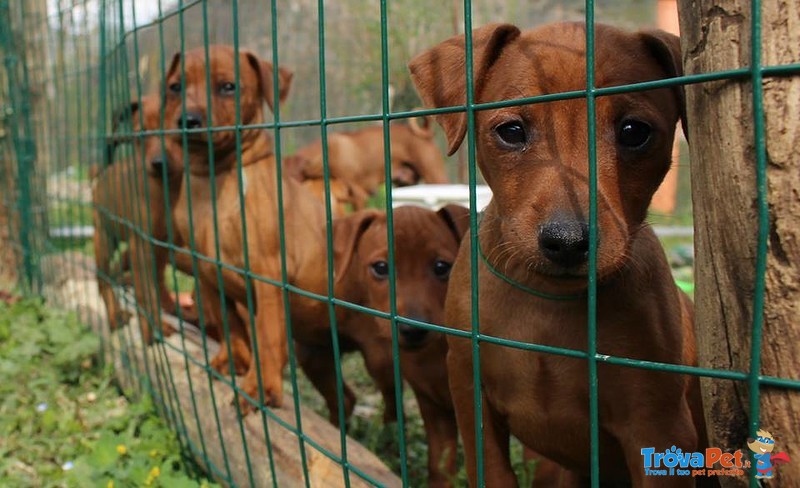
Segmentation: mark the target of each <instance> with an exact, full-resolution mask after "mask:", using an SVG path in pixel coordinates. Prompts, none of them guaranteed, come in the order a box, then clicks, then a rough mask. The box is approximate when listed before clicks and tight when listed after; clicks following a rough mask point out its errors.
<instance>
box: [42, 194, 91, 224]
mask: <svg viewBox="0 0 800 488" xmlns="http://www.w3.org/2000/svg"><path fill="white" fill-rule="evenodd" d="M47 219H48V220H47V221H48V223H49V225H50V227H66V226H79V225H92V206H91V204H89V203H82V202H78V201H73V200H58V201H55V200H51V201H50V203H49V205H48V206H47Z"/></svg>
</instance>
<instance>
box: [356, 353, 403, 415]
mask: <svg viewBox="0 0 800 488" xmlns="http://www.w3.org/2000/svg"><path fill="white" fill-rule="evenodd" d="M391 347H392V346H391V343H389V344H386V343H383V342H381V341H371V342H368V343H366V344H364V345H362V346H361V354H362V356H364V365H365V366H366V367H367V372H368V373H369V375H370V376H371V377H372V379H373V380H375V385H376V386H377V387H378V390H379V391H380V392H381V396H382V397H383V423H384V424H389V423H392V422H395V421H397V395H396V393H395V388H394V386H395V383H394V363H393V361H392V350H391Z"/></svg>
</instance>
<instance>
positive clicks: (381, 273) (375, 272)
mask: <svg viewBox="0 0 800 488" xmlns="http://www.w3.org/2000/svg"><path fill="white" fill-rule="evenodd" d="M369 270H370V272H371V273H372V276H374V277H375V278H377V279H379V280H385V279H386V278H387V277H388V276H389V263H387V262H386V261H375V262H374V263H372V264H370V265H369Z"/></svg>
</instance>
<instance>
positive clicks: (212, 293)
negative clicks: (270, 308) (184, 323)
mask: <svg viewBox="0 0 800 488" xmlns="http://www.w3.org/2000/svg"><path fill="white" fill-rule="evenodd" d="M199 286H200V290H199V291H200V293H199V294H200V303H201V304H202V307H203V323H202V324H200V325H201V326H203V325H204V326H205V333H206V335H207V336H209V337H211V338H212V339H216V340H217V341H219V350H218V351H217V354H216V355H215V356H214V357H213V358H211V360H210V361H209V366H211V367H212V368H214V369H215V370H216V371H217V372H219V373H220V374H222V375H227V374H230V365H229V361H230V355H229V354H228V343H230V349H231V353H232V354H233V368H234V373H236V374H237V375H239V374H245V372H246V371H248V368H249V367H250V362H251V358H250V343H249V341H248V339H247V329H246V326H245V323H244V321H243V320H242V318H241V316H240V315H239V314H238V313H237V310H236V303H235V302H233V300H230V299H228V298H227V297H226V298H225V317H223V316H222V301H221V300H220V293H219V290H217V289H216V288H215V287H213V286H212V285H211V284H210V283H208V282H206V281H204V280H202V279H201V280H199ZM224 320H227V324H228V334H227V336H226V334H225V328H224V325H225V324H224Z"/></svg>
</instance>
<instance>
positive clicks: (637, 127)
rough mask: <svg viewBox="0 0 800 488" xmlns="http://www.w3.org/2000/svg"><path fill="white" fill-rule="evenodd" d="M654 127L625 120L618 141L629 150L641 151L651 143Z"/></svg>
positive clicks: (621, 125)
mask: <svg viewBox="0 0 800 488" xmlns="http://www.w3.org/2000/svg"><path fill="white" fill-rule="evenodd" d="M652 133H653V129H652V127H650V125H648V124H647V123H646V122H642V121H640V120H633V119H627V120H623V121H622V123H621V124H620V126H619V129H618V131H617V141H618V142H619V143H620V144H621V145H623V146H625V147H627V148H629V149H641V148H642V147H643V146H644V145H645V144H647V143H648V142H649V141H650V135H651V134H652Z"/></svg>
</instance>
